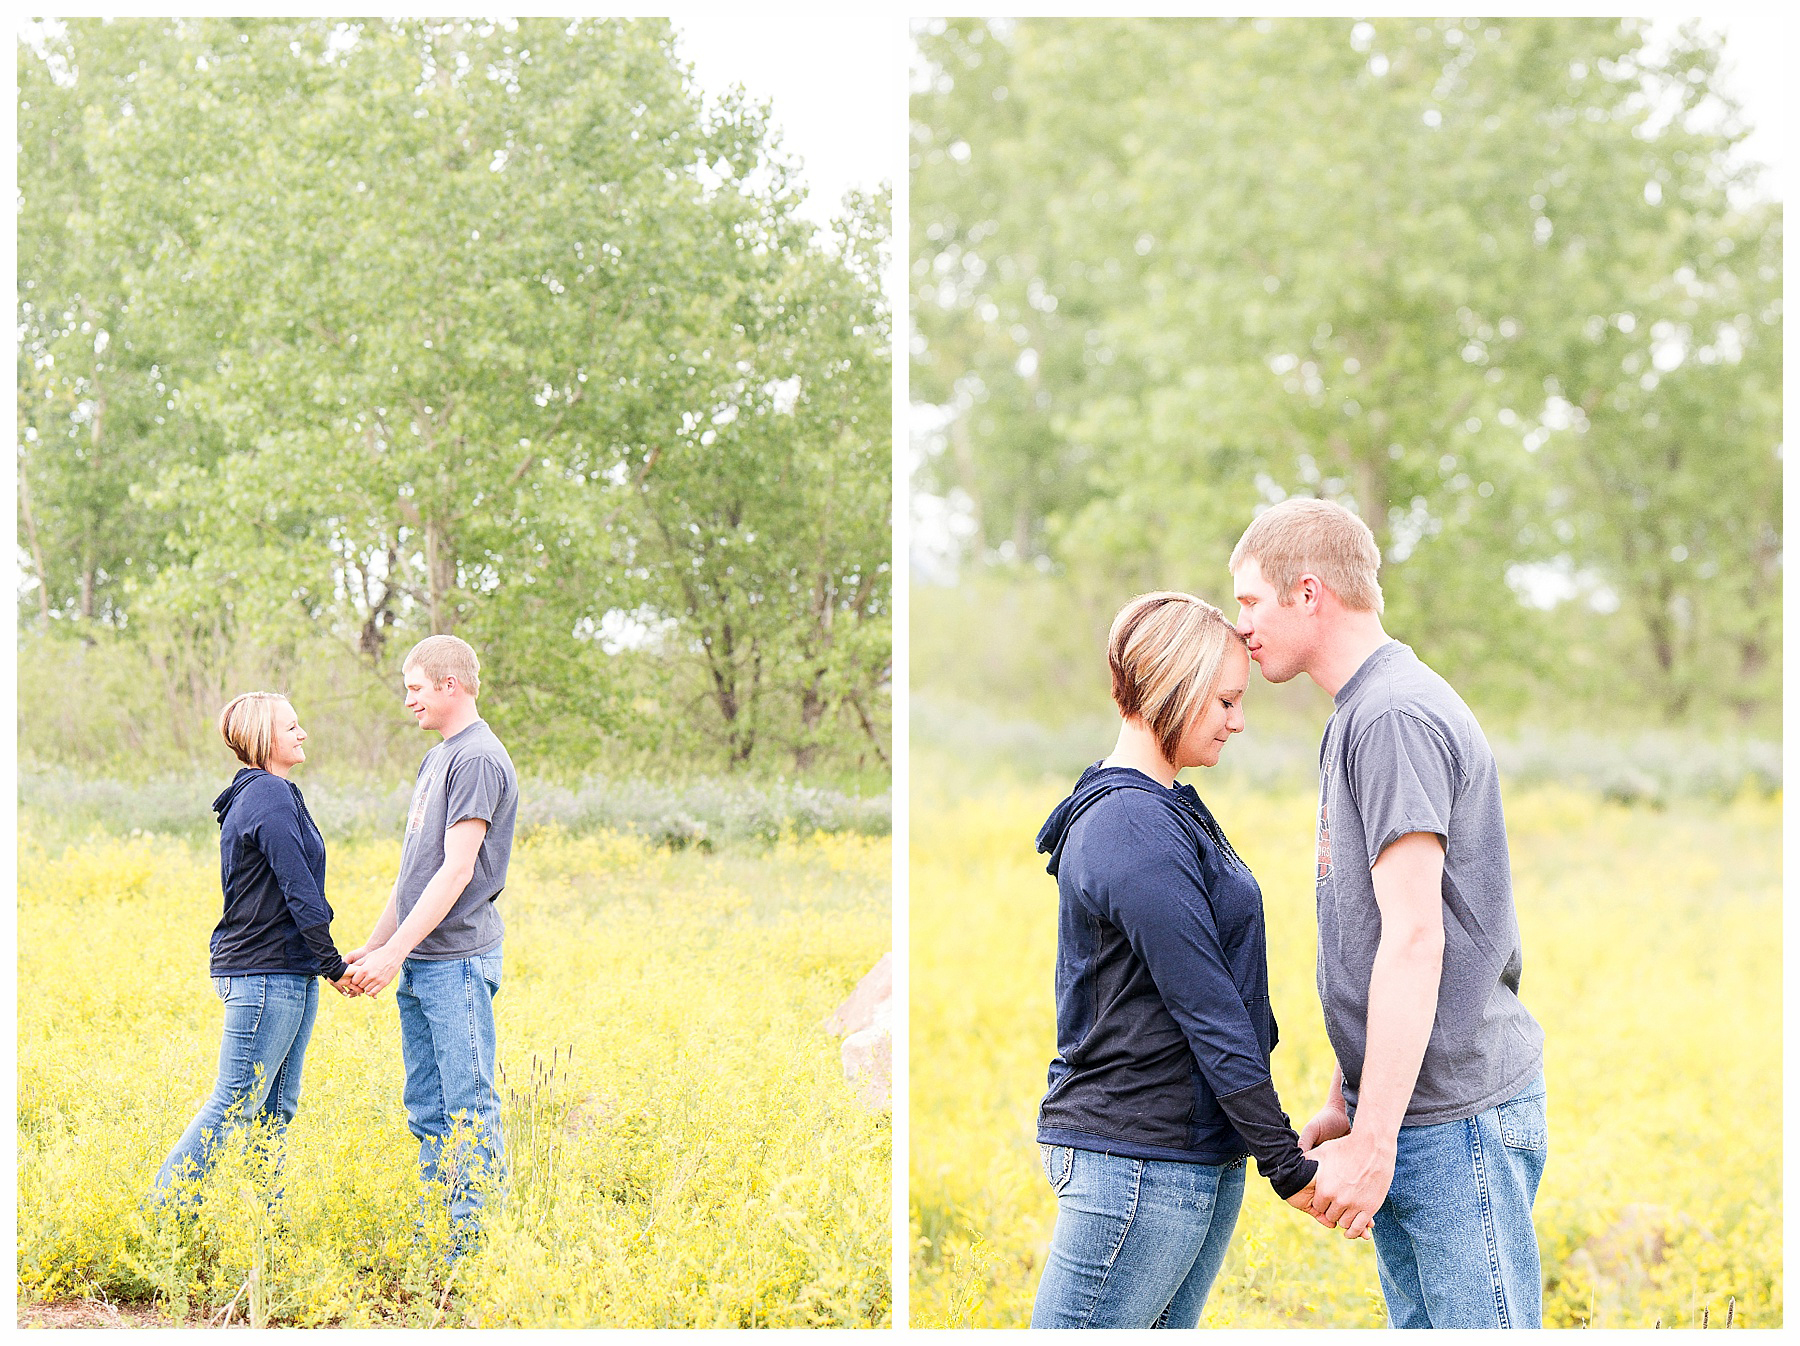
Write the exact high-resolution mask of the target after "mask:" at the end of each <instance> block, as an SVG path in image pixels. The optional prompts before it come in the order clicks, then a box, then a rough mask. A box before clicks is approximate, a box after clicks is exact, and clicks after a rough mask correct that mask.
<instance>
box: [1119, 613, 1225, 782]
mask: <svg viewBox="0 0 1800 1346" xmlns="http://www.w3.org/2000/svg"><path fill="white" fill-rule="evenodd" d="M1233 640H1237V641H1240V642H1241V641H1242V640H1243V637H1242V636H1240V635H1239V634H1238V632H1237V628H1236V627H1234V626H1233V625H1232V624H1231V623H1230V622H1229V621H1227V620H1226V618H1225V614H1224V613H1222V612H1220V611H1219V610H1218V609H1217V608H1215V607H1214V606H1213V605H1212V604H1211V603H1208V602H1207V601H1206V600H1205V599H1203V598H1195V597H1194V596H1193V595H1192V594H1183V593H1171V592H1166V591H1165V592H1160V593H1153V594H1140V595H1138V596H1137V597H1136V598H1134V599H1132V600H1131V601H1130V602H1129V603H1127V604H1126V605H1125V606H1124V607H1122V608H1120V609H1119V615H1118V616H1117V617H1114V618H1113V624H1112V633H1111V634H1110V635H1108V636H1107V638H1106V662H1107V664H1108V665H1109V666H1110V667H1111V668H1112V694H1113V701H1114V702H1115V703H1116V704H1117V705H1118V707H1119V714H1120V715H1123V716H1124V717H1125V718H1126V719H1132V718H1134V717H1135V718H1137V719H1141V720H1142V721H1143V722H1144V723H1145V724H1146V725H1148V726H1149V728H1150V732H1151V733H1153V734H1155V735H1156V742H1157V744H1158V746H1160V747H1161V748H1162V753H1163V756H1164V757H1165V758H1167V759H1168V760H1169V761H1170V762H1173V761H1174V760H1175V753H1176V750H1177V749H1178V748H1179V747H1180V746H1181V735H1182V732H1183V731H1184V730H1185V729H1186V728H1187V726H1188V721H1189V720H1191V719H1192V718H1193V717H1194V712H1195V711H1196V710H1197V709H1198V708H1199V706H1200V705H1201V703H1202V702H1204V701H1205V700H1206V698H1207V697H1208V696H1210V695H1212V690H1213V687H1214V686H1215V685H1216V684H1217V683H1218V681H1219V670H1220V669H1221V668H1222V667H1223V666H1224V663H1225V647H1226V645H1227V644H1229V643H1230V642H1231V641H1233Z"/></svg>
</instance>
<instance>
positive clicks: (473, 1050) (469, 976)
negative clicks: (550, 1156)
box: [463, 958, 487, 1134]
mask: <svg viewBox="0 0 1800 1346" xmlns="http://www.w3.org/2000/svg"><path fill="white" fill-rule="evenodd" d="M480 975H481V969H480V967H478V966H477V965H476V962H475V960H474V959H473V958H468V959H465V960H464V961H463V1022H464V1024H466V1025H467V1027H468V1030H469V1073H470V1074H471V1075H472V1076H474V1078H475V1115H474V1116H473V1117H471V1118H469V1121H470V1123H471V1124H472V1125H473V1126H474V1127H475V1129H476V1132H477V1133H478V1134H479V1132H480V1130H481V1105H482V1104H483V1103H484V1102H486V1101H487V1100H486V1099H484V1098H483V1097H482V1096H481V1094H482V1090H481V1043H480V1041H479V1040H478V1034H477V1033H476V1032H475V978H477V977H479V976H480Z"/></svg>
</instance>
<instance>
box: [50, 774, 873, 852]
mask: <svg viewBox="0 0 1800 1346" xmlns="http://www.w3.org/2000/svg"><path fill="white" fill-rule="evenodd" d="M234 770H235V766H221V767H220V768H219V769H218V770H215V771H211V772H204V773H190V774H187V775H180V776H172V777H166V778H164V779H160V780H151V781H132V780H121V779H116V778H97V777H91V776H84V775H81V774H78V773H75V772H72V771H69V770H66V769H63V768H58V767H41V766H40V767H33V766H30V765H26V766H22V767H21V769H20V771H19V804H20V807H21V808H22V809H24V810H26V811H28V812H29V813H30V815H31V817H32V824H33V827H34V830H35V831H36V832H37V834H38V835H39V836H40V838H42V839H43V840H45V841H46V842H50V841H65V842H66V841H74V840H78V839H80V838H83V837H85V836H87V835H89V834H90V833H93V832H103V833H111V834H115V835H117V834H122V833H132V832H153V833H158V834H163V835H168V836H179V837H185V838H188V839H190V840H194V841H202V840H205V839H207V838H209V837H216V836H217V835H218V827H217V824H216V823H215V821H214V818H213V814H212V801H213V799H214V798H215V797H216V796H217V795H218V793H219V791H220V790H222V789H223V788H224V787H225V785H226V784H227V783H229V782H230V780H231V776H232V773H233V771H234ZM295 782H296V784H298V785H299V786H300V787H301V789H303V790H304V791H305V793H306V805H307V810H308V812H310V813H311V814H312V815H313V818H314V819H315V820H316V821H317V822H318V824H319V829H320V830H321V831H322V832H323V833H324V834H325V835H326V836H327V837H331V838H350V837H356V838H365V839H379V838H381V837H391V836H399V835H400V833H401V831H402V830H403V829H404V827H405V823H406V806H407V802H408V800H409V799H410V798H411V793H412V781H411V779H410V778H400V779H396V780H393V781H392V782H391V783H387V784H377V783H373V782H371V781H369V780H359V779H345V778H342V777H333V776H329V775H326V776H323V777H321V776H319V775H316V774H315V773H314V772H312V771H311V769H308V770H306V771H305V772H303V773H302V774H300V775H298V776H296V777H295ZM518 825H519V827H520V828H521V829H522V830H523V831H526V832H529V831H530V830H531V829H533V828H542V827H554V828H560V829H561V830H562V831H564V832H568V833H574V834H580V835H586V834H590V833H604V832H619V833H627V834H630V835H632V836H637V837H642V838H644V839H646V840H649V841H652V842H656V843H658V844H661V845H666V846H669V847H671V848H672V849H676V850H679V849H682V848H683V847H686V846H695V847H697V848H699V849H703V850H704V849H707V848H709V847H711V846H714V845H719V844H725V843H731V842H745V841H748V842H759V843H767V842H772V841H775V840H776V839H778V838H779V837H781V836H783V835H784V834H788V833H793V834H797V835H800V836H808V835H811V834H812V833H814V832H850V833H856V834H858V835H862V836H885V835H886V834H887V832H888V830H889V827H890V810H889V797H888V795H887V794H886V793H885V792H884V793H882V794H879V795H873V796H864V795H857V794H846V793H842V792H840V791H837V790H832V789H826V788H823V787H820V786H811V785H802V784H798V783H795V782H789V781H782V780H774V781H755V780H744V779H734V778H730V777H709V776H700V777H693V778H690V779H687V780H682V781H660V780H647V779H643V778H625V779H614V778H609V777H605V776H588V777H585V778H583V779H581V780H578V781H576V782H574V783H573V784H561V783H557V782H552V781H539V780H532V779H530V778H527V779H525V780H522V781H521V782H520V787H519V820H518Z"/></svg>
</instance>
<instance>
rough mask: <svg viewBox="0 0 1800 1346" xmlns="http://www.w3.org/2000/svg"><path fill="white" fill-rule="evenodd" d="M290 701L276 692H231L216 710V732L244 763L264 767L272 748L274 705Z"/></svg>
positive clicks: (273, 739)
mask: <svg viewBox="0 0 1800 1346" xmlns="http://www.w3.org/2000/svg"><path fill="white" fill-rule="evenodd" d="M282 706H286V707H287V708H288V709H289V710H290V711H291V710H293V708H294V707H293V704H292V703H291V702H290V701H289V700H288V699H287V698H286V697H285V696H283V695H282V694H281V693H280V692H245V693H244V694H243V695H242V696H234V697H232V698H231V700H229V701H227V702H226V703H225V709H224V710H222V711H220V712H219V734H220V736H221V737H222V738H224V740H225V742H226V744H227V745H228V746H229V747H230V748H231V750H232V751H233V752H234V753H236V754H237V759H238V761H240V762H242V763H243V764H244V765H245V766H253V767H256V768H258V769H259V770H267V769H268V765H269V754H270V753H271V752H273V751H274V750H275V719H276V714H277V709H278V708H279V707H282Z"/></svg>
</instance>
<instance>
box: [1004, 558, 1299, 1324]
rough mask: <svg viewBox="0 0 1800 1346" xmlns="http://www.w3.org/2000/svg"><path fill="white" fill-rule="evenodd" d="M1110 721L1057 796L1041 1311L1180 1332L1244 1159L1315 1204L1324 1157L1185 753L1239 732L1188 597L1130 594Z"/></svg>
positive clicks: (1217, 632) (1043, 1110)
mask: <svg viewBox="0 0 1800 1346" xmlns="http://www.w3.org/2000/svg"><path fill="white" fill-rule="evenodd" d="M1107 659H1108V662H1109V663H1110V664H1111V666H1112V687H1113V700H1114V701H1115V702H1116V703H1117V704H1118V708H1119V714H1120V717H1121V719H1122V724H1121V725H1120V728H1119V741H1118V744H1117V746H1116V747H1115V748H1114V749H1113V752H1112V755H1111V756H1110V757H1108V758H1106V759H1105V760H1104V761H1102V762H1099V763H1097V764H1095V765H1094V766H1091V767H1089V768H1088V769H1087V771H1085V772H1084V773H1083V774H1082V776H1081V779H1080V781H1078V782H1077V784H1076V786H1075V790H1074V793H1073V794H1071V795H1070V796H1069V797H1068V798H1067V799H1065V800H1064V801H1063V802H1062V803H1061V804H1059V805H1057V807H1056V810H1055V812H1053V813H1052V814H1051V815H1050V818H1049V821H1047V822H1046V823H1045V824H1044V828H1043V831H1041V832H1040V833H1039V834H1038V840H1037V846H1038V850H1040V851H1046V852H1048V853H1049V855H1050V866H1049V868H1050V873H1052V874H1054V875H1055V876H1056V879H1057V886H1058V890H1059V893H1060V916H1059V925H1058V933H1057V954H1056V1039H1057V1055H1056V1059H1055V1060H1053V1061H1052V1062H1051V1063H1050V1089H1049V1092H1048V1093H1046V1094H1045V1095H1044V1101H1043V1104H1042V1106H1041V1107H1040V1109H1039V1112H1038V1143H1039V1148H1040V1149H1041V1151H1042V1153H1043V1160H1044V1170H1045V1173H1046V1176H1048V1177H1049V1179H1050V1183H1051V1186H1052V1187H1054V1188H1055V1189H1056V1193H1057V1200H1058V1203H1059V1210H1058V1214H1057V1217H1056V1231H1055V1233H1054V1235H1053V1236H1052V1238H1051V1241H1050V1254H1049V1257H1048V1259H1047V1260H1046V1262H1045V1266H1044V1275H1043V1279H1042V1280H1041V1281H1040V1282H1039V1284H1038V1292H1037V1302H1036V1304H1035V1306H1034V1307H1033V1310H1032V1315H1031V1325H1032V1326H1033V1327H1193V1326H1195V1325H1196V1324H1197V1323H1198V1322H1199V1321H1200V1313H1201V1310H1202V1309H1203V1308H1204V1307H1205V1306H1206V1294H1207V1291H1208V1290H1209V1289H1210V1288H1211V1286H1212V1282H1213V1278H1214V1277H1215V1276H1216V1275H1217V1274H1218V1271H1219V1266H1220V1264H1221V1263H1223V1261H1224V1260H1225V1247H1226V1244H1228V1243H1229V1242H1230V1240H1231V1231H1232V1229H1233V1228H1234V1227H1235V1226H1236V1224H1237V1216H1238V1208H1239V1206H1240V1204H1241V1203H1242V1201H1243V1195H1244V1158H1245V1155H1246V1154H1253V1155H1255V1156H1256V1162H1257V1167H1258V1169H1259V1171H1260V1172H1261V1173H1262V1175H1263V1176H1264V1177H1266V1178H1268V1179H1269V1181H1270V1183H1271V1184H1272V1185H1273V1186H1274V1188H1275V1191H1276V1194H1277V1195H1278V1196H1280V1197H1282V1198H1283V1199H1284V1200H1286V1201H1287V1202H1288V1203H1289V1204H1290V1205H1293V1206H1298V1207H1299V1208H1300V1209H1302V1210H1306V1209H1308V1204H1309V1201H1310V1198H1311V1195H1312V1188H1311V1184H1312V1178H1313V1173H1314V1171H1315V1169H1316V1168H1317V1165H1316V1164H1315V1163H1314V1162H1313V1161H1312V1160H1310V1159H1307V1158H1306V1157H1305V1156H1304V1155H1303V1154H1302V1153H1301V1151H1300V1144H1299V1140H1298V1138H1297V1137H1296V1136H1295V1135H1294V1132H1293V1130H1292V1129H1291V1128H1290V1127H1289V1125H1288V1119H1287V1116H1286V1115H1285V1114H1284V1113H1283V1112H1282V1110H1281V1104H1280V1101H1279V1100H1278V1099H1277V1098H1276V1095H1275V1086H1274V1084H1273V1082H1272V1081H1271V1079H1270V1076H1269V1053H1270V1051H1271V1050H1272V1049H1273V1048H1274V1046H1275V1040H1276V1029H1275V1017H1274V1014H1273V1013H1272V1012H1271V1011H1270V1008H1269V972H1268V954H1267V946H1266V943H1265V940H1264V934H1263V911H1262V891H1261V890H1260V889H1259V888H1258V887H1257V885H1256V880H1255V879H1254V878H1252V877H1251V876H1250V871H1249V870H1248V869H1247V868H1245V866H1244V863H1243V861H1242V860H1240V859H1238V857H1237V854H1236V853H1235V852H1234V851H1233V850H1232V849H1231V843H1230V842H1228V841H1227V840H1226V839H1225V834H1224V832H1223V831H1222V830H1221V829H1220V827H1219V824H1218V823H1217V821H1215V820H1214V818H1213V816H1212V813H1211V812H1210V811H1209V810H1208V809H1207V807H1206V805H1205V804H1203V803H1202V802H1201V801H1200V796H1199V795H1198V794H1196V793H1195V792H1194V788H1193V787H1192V786H1190V785H1182V786H1177V785H1176V784H1175V773H1176V772H1177V771H1179V770H1180V769H1181V768H1182V767H1188V766H1213V765H1215V764H1216V763H1217V762H1218V760H1219V754H1220V753H1221V752H1222V751H1223V750H1224V748H1225V743H1226V740H1227V739H1229V738H1230V737H1231V735H1232V734H1235V733H1238V732H1239V731H1240V730H1242V729H1243V727H1244V714H1243V709H1242V706H1241V701H1242V698H1243V695H1244V690H1245V686H1246V684H1247V683H1248V681H1249V675H1250V659H1249V654H1248V652H1247V651H1246V650H1245V648H1244V642H1243V639H1242V638H1241V637H1240V636H1239V635H1238V633H1237V632H1236V631H1235V630H1234V629H1233V628H1232V626H1231V624H1230V623H1229V622H1228V621H1226V620H1225V617H1224V615H1223V614H1222V613H1220V611H1219V610H1218V609H1217V608H1215V607H1213V606H1211V605H1210V604H1208V603H1205V602H1203V601H1201V600H1200V599H1198V598H1195V597H1193V596H1192V595H1190V594H1181V593H1154V594H1145V595H1143V596H1142V597H1140V598H1135V599H1133V600H1132V601H1131V602H1130V603H1127V604H1126V605H1125V607H1124V609H1123V610H1122V611H1121V612H1120V613H1119V615H1118V617H1117V618H1116V619H1115V620H1114V622H1113V627H1112V634H1111V636H1110V637H1109V638H1108V641H1107Z"/></svg>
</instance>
